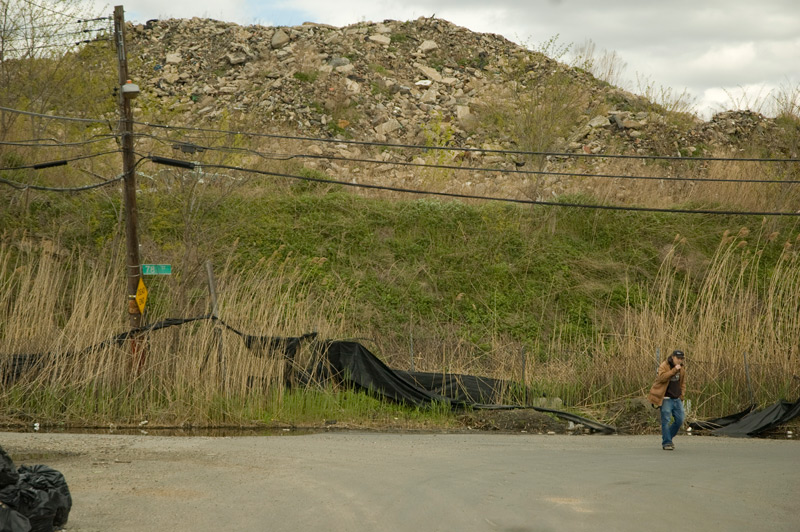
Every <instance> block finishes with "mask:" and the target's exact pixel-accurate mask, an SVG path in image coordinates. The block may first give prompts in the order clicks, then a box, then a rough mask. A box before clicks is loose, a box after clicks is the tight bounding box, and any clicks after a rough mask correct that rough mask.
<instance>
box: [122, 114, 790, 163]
mask: <svg viewBox="0 0 800 532" xmlns="http://www.w3.org/2000/svg"><path fill="white" fill-rule="evenodd" d="M133 123H134V124H137V125H141V126H146V127H153V128H159V129H171V130H184V131H201V132H204V133H224V134H227V135H243V136H249V137H263V138H272V139H281V140H298V141H303V142H325V143H331V144H349V145H356V146H379V147H385V148H406V149H416V150H440V151H460V152H465V153H470V152H472V153H493V154H503V155H529V156H550V157H580V158H595V159H644V160H661V161H682V162H696V161H720V162H724V161H728V162H772V163H800V159H792V158H749V157H742V158H737V157H676V156H674V155H614V154H602V153H562V152H546V151H526V150H497V149H484V148H465V147H459V146H423V145H420V144H395V143H389V142H374V141H363V140H343V139H330V138H315V137H302V136H295V135H276V134H271V133H255V132H248V131H233V130H226V129H213V128H200V127H190V126H169V125H164V124H154V123H152V122H137V121H134V122H133Z"/></svg>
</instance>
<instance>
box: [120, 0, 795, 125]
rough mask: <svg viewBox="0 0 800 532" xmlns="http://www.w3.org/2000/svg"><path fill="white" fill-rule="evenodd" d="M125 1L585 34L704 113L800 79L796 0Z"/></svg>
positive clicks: (261, 17) (239, 18)
mask: <svg viewBox="0 0 800 532" xmlns="http://www.w3.org/2000/svg"><path fill="white" fill-rule="evenodd" d="M122 5H124V7H125V13H126V15H125V17H126V19H127V20H129V21H138V22H144V21H146V20H148V19H153V18H191V17H207V18H214V19H217V20H226V21H231V22H236V23H239V24H243V25H249V24H261V25H265V26H274V25H280V26H295V25H300V24H302V23H303V22H318V23H325V24H331V25H334V26H345V25H348V24H353V23H356V22H361V21H374V22H378V21H382V20H384V19H393V20H413V19H416V18H418V17H420V16H425V17H430V16H433V15H435V16H436V17H437V18H442V19H445V20H448V21H450V22H453V23H454V24H458V25H459V26H464V27H466V28H469V29H470V30H473V31H477V32H487V33H497V34H500V35H503V36H504V37H506V38H508V39H510V40H512V41H515V42H518V43H521V44H526V45H528V46H529V47H533V48H538V47H540V46H541V44H543V43H545V42H547V41H548V40H549V39H551V38H552V37H554V36H556V35H557V36H558V41H557V42H558V43H559V44H560V45H563V46H565V45H568V44H572V45H573V49H579V48H580V47H581V45H583V44H584V43H586V42H587V40H589V39H591V41H592V42H593V43H594V44H595V48H596V51H597V53H598V55H599V54H600V53H602V52H603V51H604V50H607V51H613V52H616V54H617V56H618V57H619V60H620V61H621V62H624V63H625V65H626V66H625V70H624V71H623V74H622V77H621V80H620V85H622V86H624V87H625V88H626V89H629V90H633V91H634V92H640V91H639V90H637V88H638V87H639V86H644V85H650V86H651V87H654V88H657V89H658V88H661V87H663V88H665V89H672V91H673V94H679V93H681V92H683V90H684V89H686V90H687V91H688V93H689V94H691V96H692V98H693V99H694V100H693V101H694V103H695V105H696V108H697V111H698V113H700V114H701V115H702V116H704V117H705V118H708V117H709V116H710V114H711V113H712V112H715V111H719V110H721V109H723V108H725V109H729V108H735V107H737V106H739V107H742V106H750V107H751V108H755V110H761V111H762V112H765V113H766V114H769V109H768V108H767V107H766V106H765V105H762V102H765V101H766V102H768V101H770V99H771V97H770V91H775V90H777V91H778V92H780V93H782V94H791V92H792V90H794V92H795V93H796V92H797V91H798V86H799V84H800V0H759V1H754V0H667V1H661V2H655V1H643V0H602V1H597V0H429V1H423V0H405V1H398V0H370V1H362V0H336V1H333V0H225V1H223V2H220V1H219V0H170V1H169V2H164V1H163V0H128V1H127V2H126V3H124V4H122ZM567 59H568V57H565V58H564V59H563V60H567ZM637 78H638V79H639V80H641V81H640V82H637ZM742 90H744V94H742ZM772 94H775V93H772ZM795 96H796V97H797V95H795Z"/></svg>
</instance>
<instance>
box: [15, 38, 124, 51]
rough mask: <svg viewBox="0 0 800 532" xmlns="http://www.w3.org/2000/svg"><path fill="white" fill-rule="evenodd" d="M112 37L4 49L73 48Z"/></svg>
mask: <svg viewBox="0 0 800 532" xmlns="http://www.w3.org/2000/svg"><path fill="white" fill-rule="evenodd" d="M110 40H111V39H110V38H97V39H83V40H81V41H73V42H66V43H53V44H42V45H39V46H30V47H24V48H11V47H9V48H7V49H6V50H4V51H5V52H7V53H8V54H12V53H18V54H24V53H25V52H30V51H31V50H44V49H46V48H67V49H68V48H72V47H74V46H79V45H81V44H92V43H99V42H108V41H110Z"/></svg>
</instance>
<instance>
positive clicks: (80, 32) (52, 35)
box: [4, 28, 109, 49]
mask: <svg viewBox="0 0 800 532" xmlns="http://www.w3.org/2000/svg"><path fill="white" fill-rule="evenodd" d="M108 29H109V28H88V29H84V30H76V31H69V32H64V33H50V34H46V35H44V36H42V38H47V39H55V38H57V37H70V36H73V35H83V34H84V33H92V32H97V31H107V30H108ZM30 39H34V40H41V39H36V37H35V36H30V35H22V36H19V37H9V38H6V39H4V41H5V42H14V41H26V42H27V41H28V40H30ZM33 48H35V47H31V49H33ZM26 49H27V48H26Z"/></svg>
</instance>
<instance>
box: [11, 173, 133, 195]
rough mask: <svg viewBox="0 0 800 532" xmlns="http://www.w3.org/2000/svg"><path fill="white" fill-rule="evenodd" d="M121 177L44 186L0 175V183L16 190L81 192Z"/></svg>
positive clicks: (122, 175)
mask: <svg viewBox="0 0 800 532" xmlns="http://www.w3.org/2000/svg"><path fill="white" fill-rule="evenodd" d="M123 179H125V174H120V175H118V176H117V177H115V178H113V179H109V180H107V181H103V182H101V183H95V184H94V185H86V186H83V187H45V186H42V185H30V184H27V183H20V182H18V181H11V180H8V179H4V178H2V177H0V183H3V184H5V185H9V186H10V187H12V188H15V189H17V190H43V191H48V192H82V191H84V190H91V189H93V188H100V187H106V186H108V185H113V184H114V183H116V182H117V181H121V180H123Z"/></svg>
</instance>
